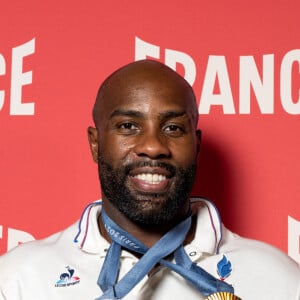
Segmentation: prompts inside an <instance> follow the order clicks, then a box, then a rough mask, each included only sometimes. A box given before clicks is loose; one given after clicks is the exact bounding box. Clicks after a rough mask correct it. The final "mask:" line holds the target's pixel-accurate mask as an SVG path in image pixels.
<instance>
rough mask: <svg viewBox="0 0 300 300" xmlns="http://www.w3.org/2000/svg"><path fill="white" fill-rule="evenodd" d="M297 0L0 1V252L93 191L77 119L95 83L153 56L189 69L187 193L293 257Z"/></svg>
mask: <svg viewBox="0 0 300 300" xmlns="http://www.w3.org/2000/svg"><path fill="white" fill-rule="evenodd" d="M299 11H300V4H299V2H298V1H288V2H287V1H283V0H273V1H269V0H267V1H265V0H263V1H261V0H253V1H234V0H229V1H226V2H224V1H215V0H212V1H198V0H189V1H180V0H173V1H152V2H149V1H147V2H146V1H136V0H134V1H111V0H110V1H106V0H102V1H97V0H88V1H69V0H66V1H58V0H53V1H43V2H40V1H34V0H26V1H16V0H12V1H6V3H3V4H2V5H1V10H0V28H1V30H0V138H1V145H0V172H1V173H0V253H4V252H6V251H7V249H8V248H11V247H13V246H15V245H16V244H17V243H18V242H23V241H25V240H27V239H31V238H32V236H33V237H35V238H42V237H45V236H47V235H49V234H51V233H53V232H56V231H58V230H61V229H63V228H65V227H66V226H68V225H69V224H71V223H73V222H75V220H76V219H78V217H79V215H80V213H81V211H82V208H83V207H84V205H86V204H87V203H89V202H90V201H93V200H95V199H98V198H99V197H100V188H99V185H98V176H97V168H96V165H95V164H94V163H93V162H92V159H91V157H90V152H89V147H88V143H87V137H86V128H87V126H88V125H90V124H92V119H91V108H92V105H93V101H94V98H95V96H96V92H97V89H98V86H99V84H100V83H101V81H102V80H103V79H104V78H105V77H106V76H107V75H109V74H110V73H111V72H112V71H114V70H115V69H116V68H118V67H120V66H121V65H124V64H126V63H128V62H131V61H133V60H135V59H139V58H143V57H152V58H155V59H159V60H160V61H162V62H165V63H167V64H168V65H170V66H172V67H173V68H176V70H177V71H178V72H179V73H180V74H182V75H183V76H185V77H186V78H187V80H189V81H190V82H191V83H192V84H193V86H194V89H195V93H196V97H197V99H198V102H199V113H200V123H199V127H200V128H201V129H202V131H203V143H202V152H201V156H200V159H199V160H200V161H199V163H200V168H199V174H198V178H197V183H196V186H195V189H194V192H193V194H194V195H203V196H206V197H208V198H210V199H211V200H213V201H214V202H215V203H216V204H217V206H218V208H219V209H220V211H221V214H222V216H223V221H224V223H225V224H226V225H227V227H229V228H230V229H231V230H233V231H235V232H237V233H239V234H241V235H244V236H247V237H251V238H255V239H259V240H263V241H266V242H268V243H271V244H273V245H275V246H277V247H279V248H281V249H282V250H283V251H285V252H287V253H289V254H290V256H292V257H293V258H294V259H295V260H296V261H298V262H300V255H299V235H300V222H299V220H300V206H299V204H298V202H299V194H300V187H299V186H300V185H299V179H300V159H299V153H300V142H299V129H300V72H299V65H300V31H299Z"/></svg>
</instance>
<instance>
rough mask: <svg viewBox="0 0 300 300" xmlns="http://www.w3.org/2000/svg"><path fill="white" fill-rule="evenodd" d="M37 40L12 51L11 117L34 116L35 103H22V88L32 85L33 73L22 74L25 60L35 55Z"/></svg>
mask: <svg viewBox="0 0 300 300" xmlns="http://www.w3.org/2000/svg"><path fill="white" fill-rule="evenodd" d="M34 50H35V39H32V40H31V41H29V42H27V43H25V44H23V45H21V46H18V47H15V48H13V49H12V71H11V95H10V114H11V115H34V103H22V86H23V85H27V84H31V83H32V71H28V72H24V73H23V72H22V71H23V70H22V69H23V58H24V57H25V56H27V55H30V54H33V53H34Z"/></svg>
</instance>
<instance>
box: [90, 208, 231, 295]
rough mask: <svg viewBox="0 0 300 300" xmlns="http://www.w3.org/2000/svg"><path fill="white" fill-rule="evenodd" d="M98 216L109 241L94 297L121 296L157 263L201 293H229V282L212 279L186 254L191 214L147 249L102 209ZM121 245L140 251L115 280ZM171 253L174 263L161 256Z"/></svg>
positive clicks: (212, 277)
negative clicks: (99, 290)
mask: <svg viewBox="0 0 300 300" xmlns="http://www.w3.org/2000/svg"><path fill="white" fill-rule="evenodd" d="M101 218H102V222H103V224H104V226H105V229H106V231H107V233H108V235H109V236H110V238H111V240H112V243H111V245H110V247H109V249H108V252H107V255H106V257H105V260H104V263H103V266H102V269H101V271H100V274H99V278H98V281H97V283H98V285H99V286H100V288H101V290H102V292H103V295H102V296H100V297H99V298H97V299H96V300H108V299H122V298H123V297H124V296H125V295H127V294H128V293H129V292H130V291H131V290H132V289H133V288H134V287H135V286H136V285H137V284H138V283H139V282H140V281H141V280H142V279H143V277H144V276H146V275H147V274H148V273H149V271H150V270H151V269H152V268H153V267H154V266H155V265H156V264H157V263H160V264H161V265H163V266H165V267H167V268H169V269H171V270H173V271H174V272H176V273H178V274H180V275H181V276H182V277H183V278H185V279H186V280H187V281H189V282H190V283H191V284H192V285H193V286H194V287H195V288H196V289H197V290H198V291H199V292H200V293H201V294H203V295H204V296H209V295H211V294H213V293H216V292H230V293H233V287H232V286H231V285H229V284H227V283H226V282H224V281H221V280H219V279H217V278H215V277H214V276H212V275H211V274H209V273H208V272H206V271H205V270H204V269H202V268H201V267H199V266H197V265H196V264H194V263H193V262H192V261H191V260H190V258H189V256H188V255H187V254H186V252H185V250H184V248H183V246H182V243H183V241H184V240H185V237H186V235H187V233H188V231H189V229H190V226H191V216H189V217H188V218H187V219H185V220H183V221H182V222H181V223H179V224H178V225H176V226H175V227H174V228H172V229H171V230H170V231H169V232H167V233H166V234H165V235H164V236H163V237H162V238H161V239H160V240H159V241H158V242H156V243H155V244H154V245H153V246H152V247H151V248H149V249H148V248H147V247H146V246H145V245H144V244H143V243H142V242H140V241H139V240H137V239H136V238H135V237H133V236H132V235H130V234H129V233H128V232H126V231H125V230H124V229H122V228H121V227H120V226H118V225H117V224H116V223H115V222H114V221H113V220H111V219H110V218H109V217H108V215H107V214H106V213H105V211H104V209H103V208H102V211H101ZM122 247H123V248H125V249H128V250H130V251H133V252H136V253H139V254H143V256H142V257H141V259H139V261H138V262H137V263H136V264H135V265H134V266H133V267H132V268H131V270H129V271H128V272H127V273H126V274H125V275H124V276H123V278H121V280H119V281H118V282H117V279H118V273H119V264H120V256H121V248H122ZM172 253H174V258H175V262H176V264H174V263H172V262H170V261H167V260H166V259H164V257H167V256H168V255H169V254H172Z"/></svg>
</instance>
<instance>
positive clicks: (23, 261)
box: [0, 224, 76, 283]
mask: <svg viewBox="0 0 300 300" xmlns="http://www.w3.org/2000/svg"><path fill="white" fill-rule="evenodd" d="M75 232H76V224H74V225H72V226H70V227H69V228H67V229H66V230H64V231H61V232H58V233H55V234H53V235H51V236H49V237H47V238H45V239H41V240H36V241H31V242H26V243H24V244H21V245H19V246H17V247H15V248H14V249H12V250H11V251H9V252H8V253H6V254H4V255H2V256H1V257H0V282H1V283H3V282H4V281H5V280H8V279H9V278H11V277H14V276H19V275H21V274H23V275H24V274H25V273H26V272H31V270H32V268H33V266H40V267H43V266H44V265H45V264H49V263H50V261H51V260H52V259H53V257H55V256H58V253H61V252H60V251H64V252H68V251H69V249H71V248H73V247H74V243H73V241H72V239H73V238H74V235H75V234H74V233H75Z"/></svg>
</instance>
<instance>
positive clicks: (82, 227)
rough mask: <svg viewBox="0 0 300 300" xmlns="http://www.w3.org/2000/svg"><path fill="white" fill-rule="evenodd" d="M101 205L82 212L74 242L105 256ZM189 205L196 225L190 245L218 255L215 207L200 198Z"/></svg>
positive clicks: (218, 236)
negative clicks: (195, 218) (100, 228)
mask: <svg viewBox="0 0 300 300" xmlns="http://www.w3.org/2000/svg"><path fill="white" fill-rule="evenodd" d="M101 203H102V202H101V201H95V202H93V203H91V204H89V205H88V206H87V207H86V208H85V210H84V211H83V213H82V216H81V219H80V222H79V233H78V234H77V236H76V242H77V243H78V245H79V247H80V248H81V250H82V251H85V252H88V253H91V254H99V255H100V256H105V255H106V251H107V249H108V247H109V243H108V242H107V241H106V240H105V239H104V238H103V237H102V236H101V234H100V231H99V227H98V217H99V215H100V212H101ZM191 204H192V210H193V214H197V225H196V231H195V238H194V239H193V241H192V242H191V243H190V245H191V246H192V247H194V248H195V249H197V251H198V252H201V253H203V252H204V253H208V254H211V255H212V254H215V253H218V248H219V244H220V242H221V240H222V229H221V220H220V217H219V213H218V211H217V209H216V207H215V206H214V205H213V204H212V203H211V202H210V201H208V200H205V199H202V198H191ZM188 246H189V245H188ZM130 256H131V255H130Z"/></svg>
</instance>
